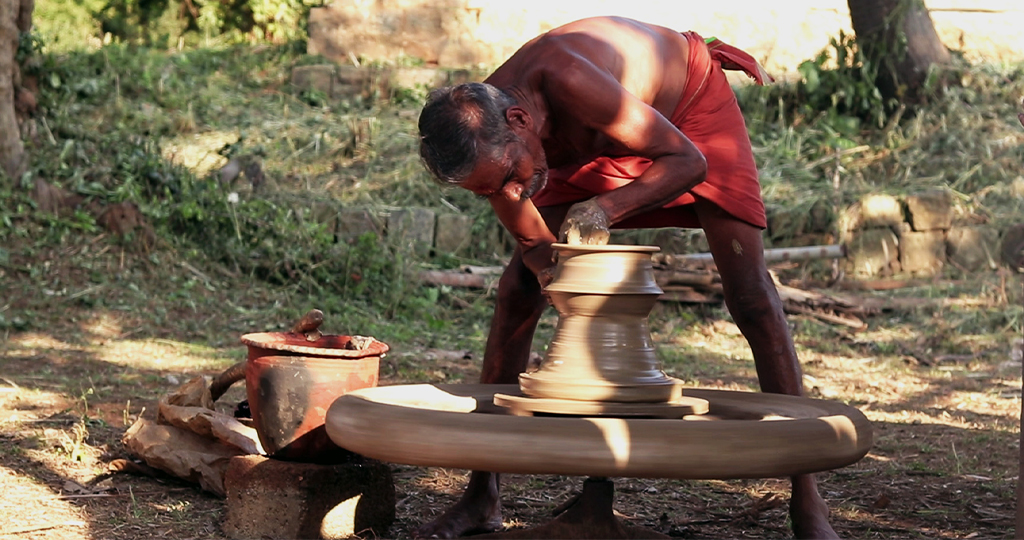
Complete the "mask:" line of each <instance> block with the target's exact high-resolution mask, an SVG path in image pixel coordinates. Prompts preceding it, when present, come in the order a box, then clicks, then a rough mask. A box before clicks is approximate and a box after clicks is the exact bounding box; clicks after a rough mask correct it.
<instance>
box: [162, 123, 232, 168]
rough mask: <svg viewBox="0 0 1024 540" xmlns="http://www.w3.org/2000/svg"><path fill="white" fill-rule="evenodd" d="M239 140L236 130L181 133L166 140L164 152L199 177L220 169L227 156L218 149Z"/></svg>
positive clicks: (167, 156) (168, 157)
mask: <svg viewBox="0 0 1024 540" xmlns="http://www.w3.org/2000/svg"><path fill="white" fill-rule="evenodd" d="M236 142H238V133H235V132H234V131H208V132H206V133H196V134H186V135H179V136H177V137H172V138H169V139H166V140H164V143H163V154H164V157H165V158H167V159H169V160H170V161H172V162H174V163H176V164H178V165H182V166H184V167H187V168H189V169H191V170H192V172H193V173H195V175H196V176H197V177H199V178H203V177H205V176H207V175H208V174H210V172H211V171H213V170H214V169H219V168H220V167H222V166H224V163H226V162H227V158H225V157H224V156H222V155H220V154H219V153H218V151H219V150H220V149H221V148H223V147H224V146H225V145H229V144H234V143H236Z"/></svg>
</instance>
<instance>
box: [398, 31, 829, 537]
mask: <svg viewBox="0 0 1024 540" xmlns="http://www.w3.org/2000/svg"><path fill="white" fill-rule="evenodd" d="M722 66H726V67H728V68H731V69H743V70H744V71H746V72H747V73H748V74H749V75H751V76H752V77H754V78H755V79H756V80H757V81H758V82H761V83H763V82H765V81H766V80H770V78H769V77H768V76H767V74H766V73H764V71H763V70H761V69H760V66H758V65H757V62H755V61H754V60H753V58H751V57H750V56H749V55H747V54H746V53H744V52H743V51H740V50H738V49H735V48H733V47H730V46H728V45H725V44H724V43H722V42H720V41H717V40H714V39H710V40H705V39H703V38H701V37H700V36H698V35H697V34H695V33H692V32H687V33H683V34H680V33H679V32H676V31H673V30H670V29H668V28H663V27H659V26H654V25H650V24H644V23H641V22H637V21H633V20H629V19H623V18H607V17H601V18H592V19H585V20H581V21H577V22H573V23H570V24H567V25H565V26H562V27H560V28H556V29H554V30H551V31H550V32H547V33H546V34H543V35H541V36H539V37H537V38H535V39H533V40H532V41H530V42H529V43H527V44H526V45H524V46H523V47H522V48H521V49H519V51H518V52H516V53H515V54H514V55H513V56H512V57H511V58H510V59H509V60H508V61H506V62H505V63H504V64H503V65H502V66H501V67H499V68H498V69H497V70H496V71H495V72H494V73H493V74H492V75H491V76H490V77H488V78H487V80H486V81H485V82H484V83H483V84H481V83H467V84H462V85H458V86H454V87H449V88H444V89H440V90H436V91H434V92H433V93H432V94H431V95H430V97H429V99H428V102H427V104H426V105H425V106H424V108H423V112H422V114H421V116H420V120H419V129H420V136H421V146H420V153H421V156H422V158H423V162H424V164H425V166H426V167H427V168H428V169H429V170H430V172H431V173H432V174H433V176H434V177H435V178H436V179H437V180H438V181H439V182H441V183H442V184H446V185H458V186H460V187H462V188H465V189H468V190H470V191H472V192H473V193H476V194H477V195H479V196H481V197H486V198H487V200H488V201H489V202H490V203H491V206H492V207H493V208H494V211H495V213H496V215H497V216H498V219H499V220H500V221H501V223H502V225H504V226H505V228H507V229H508V230H509V231H510V232H511V233H512V234H513V235H514V236H515V239H516V241H517V243H518V245H517V248H516V250H515V253H514V255H513V257H512V260H511V262H510V263H509V265H508V267H507V268H506V270H505V272H504V274H502V276H501V279H500V281H499V284H498V298H497V304H496V307H495V311H494V318H493V320H492V322H491V332H490V335H489V337H488V340H487V346H486V351H485V353H484V362H483V372H482V374H481V377H480V380H481V382H482V383H488V384H498V383H504V384H508V383H516V382H517V381H518V376H519V374H520V373H521V372H523V371H524V370H525V368H526V363H527V359H528V357H529V353H530V347H531V345H532V341H533V334H534V330H535V329H536V325H537V321H538V320H539V319H540V316H541V314H542V312H543V311H544V309H545V307H546V306H547V301H546V299H545V298H544V296H543V294H542V287H543V286H544V285H546V284H547V283H548V282H550V280H551V273H552V269H553V262H552V254H553V251H552V248H551V244H552V243H553V242H556V241H557V240H559V239H561V240H563V241H564V240H565V239H567V238H568V239H569V240H570V241H572V240H577V241H581V242H583V243H606V242H607V240H608V232H609V228H612V227H621V228H637V227H689V228H697V227H700V228H703V229H704V231H705V233H706V236H707V240H708V244H709V245H710V248H711V253H712V255H713V256H714V260H715V263H716V264H717V266H718V269H719V272H720V273H721V277H722V287H723V289H724V292H725V302H726V305H727V307H728V308H729V311H730V313H731V314H732V316H733V319H734V320H735V321H736V324H737V325H738V326H739V328H740V330H741V331H742V332H743V335H744V336H745V337H746V339H747V341H748V343H749V344H750V347H751V349H752V350H753V354H754V362H755V364H756V367H757V374H758V380H759V382H760V385H761V390H762V391H764V392H774V393H781V394H793V395H802V394H803V385H802V377H801V371H800V365H799V363H798V361H797V357H796V351H795V349H794V347H793V342H792V338H791V337H790V334H789V329H788V327H787V326H786V320H785V315H784V314H783V311H782V303H781V301H780V300H779V296H778V293H777V291H776V289H775V286H774V285H773V283H772V280H771V277H770V276H769V274H768V271H767V268H766V266H765V262H764V258H763V253H764V247H763V244H762V240H761V230H762V229H764V228H765V226H766V222H765V215H764V204H763V202H762V201H761V192H760V186H759V184H758V179H757V170H756V168H755V165H754V158H753V154H752V152H751V149H750V141H749V138H748V136H747V131H746V126H745V124H744V121H743V117H742V115H741V113H740V110H739V107H738V105H737V103H736V97H735V95H734V94H733V92H732V89H731V88H730V87H729V84H728V82H727V81H726V78H725V75H724V74H723V72H722ZM556 232H557V234H556ZM792 486H793V487H792V499H791V504H790V515H791V517H792V522H793V530H794V533H795V535H796V537H797V538H836V537H837V536H836V533H835V531H833V530H832V528H831V526H830V525H829V523H828V507H827V506H826V504H825V502H824V500H822V498H821V497H820V495H819V494H818V490H817V485H816V482H815V479H814V477H813V476H810V475H803V476H797V477H794V478H793V479H792ZM501 526H502V524H501V501H500V498H499V477H498V475H497V474H494V473H489V472H481V471H474V472H473V473H472V475H471V477H470V480H469V485H468V486H467V488H466V491H465V493H463V496H462V498H461V500H460V501H459V502H458V503H457V504H456V505H455V506H453V507H452V508H450V509H448V510H447V511H446V512H445V513H444V514H443V515H441V516H440V517H439V518H438V519H436V520H434V521H433V522H431V523H428V524H425V525H423V526H422V527H420V529H419V530H418V531H416V534H417V536H419V537H422V538H453V537H458V536H462V535H464V534H468V533H476V532H483V531H492V530H498V529H500V528H501Z"/></svg>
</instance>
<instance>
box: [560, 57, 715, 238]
mask: <svg viewBox="0 0 1024 540" xmlns="http://www.w3.org/2000/svg"><path fill="white" fill-rule="evenodd" d="M555 54H558V55H559V56H560V58H559V59H558V60H557V61H552V62H551V64H550V65H551V66H557V67H552V68H551V69H549V70H547V71H546V72H545V74H544V83H543V84H544V87H543V91H544V95H545V96H546V97H547V99H548V101H549V103H550V106H551V107H552V109H555V110H557V111H559V113H560V116H562V117H563V118H565V119H570V120H568V121H575V122H579V123H580V124H582V125H584V126H586V127H589V128H591V129H594V130H596V131H598V132H600V133H602V134H604V135H605V136H606V137H608V138H609V139H610V140H611V141H612V142H613V143H614V144H615V146H616V150H617V151H621V152H623V153H625V154H628V155H635V156H639V157H645V158H648V159H650V160H651V161H652V164H651V166H650V168H648V169H647V170H646V171H645V172H644V173H643V174H642V175H640V177H639V178H637V179H636V180H635V181H633V182H631V183H629V184H627V185H625V186H623V187H620V188H618V189H615V190H613V191H609V192H608V193H605V194H602V195H600V196H598V197H597V198H596V203H597V204H598V205H600V207H601V208H602V209H603V210H604V211H605V214H606V215H607V216H608V218H609V221H610V222H611V223H617V222H620V221H622V220H624V219H626V218H629V217H632V216H635V215H638V214H643V213H644V212H647V211H650V210H654V209H657V208H660V207H662V206H664V205H665V204H666V203H668V202H670V201H672V200H673V199H675V198H677V197H679V196H680V195H682V194H683V193H686V192H687V191H689V190H690V189H692V188H693V187H694V186H696V185H697V184H699V183H701V182H703V181H704V177H705V174H706V171H707V163H706V162H705V160H704V156H703V155H702V154H701V153H700V151H699V150H697V147H696V146H694V145H693V143H692V142H691V141H690V140H689V139H688V138H687V137H686V136H685V135H683V133H682V132H681V131H679V129H678V128H677V127H676V126H674V125H672V123H671V122H670V121H669V120H668V119H667V118H665V116H663V115H662V114H661V113H659V112H658V111H657V110H655V109H654V108H653V107H651V106H650V105H648V104H647V103H645V102H643V101H642V100H640V99H638V98H637V97H635V96H633V95H632V94H630V93H629V92H628V91H627V90H626V89H625V88H624V87H623V86H622V84H621V83H620V82H619V81H618V80H616V79H615V77H613V76H612V75H611V73H609V72H608V71H607V70H604V69H601V68H600V67H598V66H596V65H595V64H594V63H592V62H591V61H589V60H588V59H586V58H583V57H582V56H579V55H576V54H573V53H572V52H571V51H560V52H558V53H555ZM563 121H567V120H563Z"/></svg>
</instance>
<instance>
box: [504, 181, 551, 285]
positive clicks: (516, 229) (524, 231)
mask: <svg viewBox="0 0 1024 540" xmlns="http://www.w3.org/2000/svg"><path fill="white" fill-rule="evenodd" d="M490 203H491V207H492V208H494V214H495V215H496V216H498V221H500V222H501V224H502V225H503V226H504V227H505V229H507V230H508V231H509V232H510V233H512V236H513V237H515V239H516V242H518V244H519V249H520V250H521V252H522V257H523V263H524V264H526V267H527V268H529V269H530V271H532V272H533V273H534V275H539V274H540V272H541V271H543V270H544V269H546V268H548V267H550V266H551V265H552V264H553V263H552V260H551V256H552V253H553V252H552V249H551V243H552V242H555V240H556V239H555V235H554V234H552V232H551V230H550V229H548V226H547V224H545V223H544V218H543V217H541V215H540V212H539V211H538V210H537V207H536V206H534V205H533V201H531V200H529V199H520V200H518V201H511V200H509V199H508V198H506V197H502V196H496V197H491V198H490Z"/></svg>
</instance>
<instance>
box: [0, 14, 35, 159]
mask: <svg viewBox="0 0 1024 540" xmlns="http://www.w3.org/2000/svg"><path fill="white" fill-rule="evenodd" d="M33 7H34V0H0V169H2V170H3V172H4V173H6V174H7V176H9V177H12V178H13V177H16V176H18V175H19V174H21V171H22V170H23V169H24V166H25V161H26V160H25V146H24V145H23V144H22V142H21V129H20V127H19V125H18V117H17V114H16V113H15V107H14V101H15V93H16V91H17V90H18V87H19V85H20V83H21V72H20V68H19V67H18V63H17V59H16V55H17V52H18V42H19V39H20V37H21V34H22V33H24V32H28V31H29V30H31V28H32V9H33Z"/></svg>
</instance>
